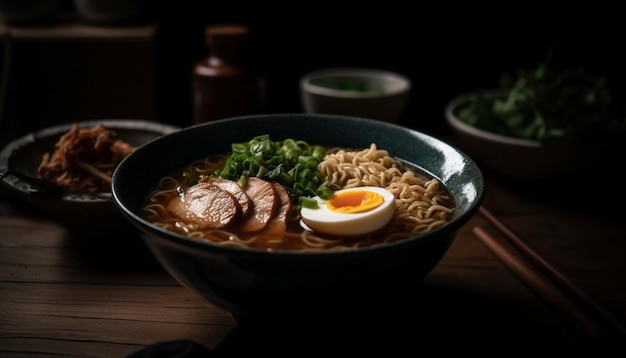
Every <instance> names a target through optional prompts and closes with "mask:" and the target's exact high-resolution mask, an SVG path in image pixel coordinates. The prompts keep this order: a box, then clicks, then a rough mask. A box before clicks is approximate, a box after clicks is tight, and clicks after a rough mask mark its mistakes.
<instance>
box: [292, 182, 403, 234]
mask: <svg viewBox="0 0 626 358" xmlns="http://www.w3.org/2000/svg"><path fill="white" fill-rule="evenodd" d="M313 199H315V200H316V201H317V203H318V206H317V208H304V207H303V208H302V209H301V211H300V214H301V216H302V222H303V223H304V225H305V226H307V227H308V228H310V229H311V230H313V231H318V232H321V233H325V234H331V235H350V236H351V235H363V234H367V233H370V232H373V231H376V230H378V229H380V228H382V227H383V226H385V225H387V223H388V222H389V221H390V220H391V218H392V217H393V214H394V212H395V210H396V205H395V197H394V195H393V194H392V193H391V192H390V191H388V190H387V189H384V188H379V187H375V186H363V187H357V188H349V189H341V190H337V191H336V192H335V193H334V194H333V195H332V196H331V197H330V198H328V200H323V199H321V198H320V197H318V196H316V197H314V198H313Z"/></svg>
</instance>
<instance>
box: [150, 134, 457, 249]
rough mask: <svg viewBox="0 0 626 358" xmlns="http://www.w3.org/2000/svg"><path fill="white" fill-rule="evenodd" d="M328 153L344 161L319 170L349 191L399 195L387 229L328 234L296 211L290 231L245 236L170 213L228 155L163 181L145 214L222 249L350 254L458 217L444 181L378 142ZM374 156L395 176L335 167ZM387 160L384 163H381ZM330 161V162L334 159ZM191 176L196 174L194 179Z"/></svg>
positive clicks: (196, 163)
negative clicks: (374, 189) (352, 174)
mask: <svg viewBox="0 0 626 358" xmlns="http://www.w3.org/2000/svg"><path fill="white" fill-rule="evenodd" d="M328 153H329V154H333V155H338V157H334V158H332V159H330V160H329V162H328V163H330V164H328V163H326V164H327V165H326V166H325V167H321V166H318V169H320V168H321V169H323V170H320V171H321V172H323V173H324V174H325V175H326V176H327V178H329V179H331V180H333V181H335V182H341V185H342V186H343V187H344V188H348V187H356V186H365V185H375V186H379V187H384V188H386V189H387V190H389V191H391V192H392V193H393V194H394V196H395V205H396V211H395V214H394V216H393V218H392V219H391V221H390V222H389V223H388V224H387V225H386V226H384V227H383V228H382V229H380V230H378V231H376V232H372V233H369V234H365V235H358V236H333V235H325V234H321V233H316V232H313V231H311V230H309V229H305V228H303V226H302V225H301V220H300V215H299V213H298V212H297V211H296V210H292V214H291V215H290V218H289V220H288V222H287V230H286V233H285V234H284V235H279V236H277V235H273V234H268V233H265V232H263V231H262V230H261V231H258V232H243V231H240V230H238V228H237V225H233V226H229V227H226V228H221V229H202V230H201V229H198V228H197V227H196V226H194V225H193V224H190V223H185V222H183V221H182V220H181V219H180V218H178V217H176V216H175V215H173V214H172V213H170V212H169V211H168V209H167V203H168V202H170V201H171V200H172V199H174V198H175V197H176V196H178V195H179V194H180V188H186V187H190V186H192V185H194V184H195V183H197V181H198V180H199V178H200V177H201V176H208V175H212V174H213V173H214V172H215V171H216V170H218V169H220V168H221V167H222V166H223V165H224V163H225V160H226V158H227V154H224V155H220V156H212V157H208V158H204V159H201V160H197V161H194V162H192V163H190V164H189V165H188V166H186V167H185V168H182V169H180V170H178V171H176V172H173V173H172V174H171V175H170V176H166V177H164V178H162V179H161V180H160V181H159V183H158V184H157V185H156V186H155V188H153V190H151V191H150V193H149V194H148V195H147V197H146V201H145V205H144V210H143V213H142V216H143V218H144V219H146V220H147V221H149V222H151V223H153V224H155V225H157V226H160V227H162V228H164V229H167V230H170V231H173V232H176V233H178V234H181V235H185V236H188V237H191V238H195V239H199V240H209V241H211V242H214V243H218V244H222V245H230V246H239V247H245V248H252V249H261V250H270V251H271V250H346V249H356V248H360V247H368V246H373V245H379V244H384V243H388V242H394V241H398V240H402V239H405V238H408V237H413V236H417V235H421V234H424V233H426V232H429V231H432V230H434V229H436V228H438V227H441V226H443V225H445V223H447V222H448V221H450V220H451V219H452V216H453V214H454V201H453V197H452V195H451V194H450V192H449V191H448V189H447V188H446V187H445V186H444V185H443V184H442V183H441V182H440V181H438V180H437V179H436V178H432V177H430V176H428V175H427V174H426V173H425V172H423V171H422V170H420V169H419V168H417V167H415V166H412V165H410V164H409V163H407V162H404V161H400V160H398V159H394V158H391V157H389V156H388V154H387V153H386V152H385V151H381V150H378V149H377V148H376V147H375V145H373V144H372V147H370V148H369V149H364V150H363V151H361V152H346V151H344V150H340V149H336V148H334V149H331V148H329V149H328ZM337 153H339V154H337ZM346 153H347V155H346ZM371 153H376V154H375V155H376V156H377V158H376V159H375V162H374V167H380V166H386V167H390V168H389V170H386V172H388V173H392V174H382V173H373V174H376V175H372V176H371V177H370V178H367V177H366V176H363V177H360V178H351V179H350V178H347V177H346V175H345V174H341V173H333V171H334V169H333V168H334V166H337V167H341V166H342V164H343V163H342V161H345V160H352V161H353V162H355V160H354V158H353V157H354V155H357V154H358V155H359V156H361V155H363V156H364V157H366V158H367V155H369V154H371ZM381 153H382V154H381ZM381 156H382V157H383V158H384V159H381V158H380V157H381ZM327 158H329V156H328V155H327ZM337 158H339V159H337ZM325 162H326V161H325ZM385 163H388V165H387V164H385ZM321 164H322V163H320V165H321ZM367 165H369V164H367ZM364 170H366V171H374V170H375V169H371V168H368V167H366V168H365V169H364ZM190 173H193V174H191V175H190ZM348 177H349V176H348ZM294 200H297V198H295V197H293V196H292V201H294Z"/></svg>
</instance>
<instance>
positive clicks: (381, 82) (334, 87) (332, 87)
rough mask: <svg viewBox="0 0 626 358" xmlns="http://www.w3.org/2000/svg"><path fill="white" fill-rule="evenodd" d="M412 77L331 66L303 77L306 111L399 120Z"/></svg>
mask: <svg viewBox="0 0 626 358" xmlns="http://www.w3.org/2000/svg"><path fill="white" fill-rule="evenodd" d="M410 91H411V80H410V79H409V78H408V77H406V76H404V75H401V74H399V73H395V72H392V71H387V70H380V69H373V68H327V69H320V70H316V71H313V72H309V73H307V74H305V75H304V76H302V78H301V79H300V97H301V101H302V105H303V107H304V111H305V112H306V113H326V114H339V115H347V116H355V117H363V118H373V119H378V120H382V121H386V122H392V123H395V122H398V121H399V119H400V117H401V116H402V114H403V113H404V111H405V109H406V106H407V102H408V98H409V94H410Z"/></svg>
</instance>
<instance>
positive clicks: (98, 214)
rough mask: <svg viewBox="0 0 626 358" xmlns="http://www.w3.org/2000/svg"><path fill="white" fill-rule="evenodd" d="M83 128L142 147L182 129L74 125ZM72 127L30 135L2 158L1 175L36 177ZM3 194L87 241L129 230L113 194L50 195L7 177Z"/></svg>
mask: <svg viewBox="0 0 626 358" xmlns="http://www.w3.org/2000/svg"><path fill="white" fill-rule="evenodd" d="M76 124H77V125H78V127H79V128H91V127H94V126H95V125H97V124H102V125H103V126H104V127H105V128H108V129H112V130H114V131H115V132H116V133H117V138H118V139H121V140H123V141H125V142H127V143H128V144H130V145H132V146H135V147H138V146H141V145H143V144H145V143H147V142H149V141H151V140H153V139H155V138H157V137H160V136H162V135H165V134H169V133H172V132H174V131H177V130H178V129H179V128H178V127H173V126H170V125H166V124H161V123H156V122H150V121H143V120H131V119H102V120H90V121H83V122H78V123H76ZM73 125H74V123H68V124H61V125H56V126H53V127H49V128H45V129H41V130H38V131H36V132H33V133H29V134H26V135H24V136H22V137H20V138H18V139H16V140H14V141H12V142H11V143H9V144H8V145H6V146H5V147H4V148H3V149H2V152H0V173H5V172H7V171H12V172H17V173H18V174H17V175H19V173H21V174H23V175H26V176H29V177H35V178H36V177H37V168H38V167H39V165H40V163H41V161H42V158H43V155H44V153H52V152H53V151H54V150H55V144H56V143H57V142H58V141H59V138H60V137H61V136H62V135H64V134H65V133H67V132H69V131H70V130H71V128H72V126H73ZM0 188H2V190H3V191H4V192H5V193H6V194H7V196H8V198H9V199H10V200H12V201H13V202H14V203H15V204H16V205H18V206H20V207H23V208H25V209H27V210H33V211H36V212H39V213H43V214H44V215H47V216H49V217H50V218H52V219H54V220H56V221H58V222H60V223H61V224H62V225H64V226H65V227H67V228H68V229H69V230H70V231H72V232H75V233H79V234H82V235H85V236H90V237H95V236H109V235H112V234H117V233H119V232H120V231H122V230H128V229H131V230H130V232H134V230H133V228H132V226H130V225H128V221H127V220H126V219H125V218H124V217H123V216H122V215H121V214H120V212H119V210H118V209H117V207H116V205H115V203H114V202H113V198H112V196H111V194H110V192H109V193H101V194H72V193H62V194H57V193H56V192H52V193H46V192H39V191H35V190H33V188H32V187H31V185H30V184H29V181H28V179H24V178H21V177H19V176H16V175H12V174H7V175H5V176H4V177H3V178H2V180H0Z"/></svg>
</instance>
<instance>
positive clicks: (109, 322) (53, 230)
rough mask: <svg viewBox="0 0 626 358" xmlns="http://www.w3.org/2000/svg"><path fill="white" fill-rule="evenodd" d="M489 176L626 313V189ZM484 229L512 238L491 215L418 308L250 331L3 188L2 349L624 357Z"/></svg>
mask: <svg viewBox="0 0 626 358" xmlns="http://www.w3.org/2000/svg"><path fill="white" fill-rule="evenodd" d="M485 175H486V179H487V191H486V196H485V200H484V202H483V204H484V207H486V208H488V209H489V210H490V211H491V212H492V213H493V214H494V215H496V216H497V217H498V218H499V219H500V220H501V221H502V222H503V223H505V224H506V225H507V226H508V227H510V228H511V229H512V230H513V231H514V232H515V233H517V234H518V235H519V236H520V237H522V238H523V239H525V240H526V241H527V242H528V243H529V244H530V245H531V246H532V247H534V248H535V249H536V251H538V252H539V253H541V254H542V255H543V256H544V257H545V258H547V259H548V260H550V261H551V262H553V263H554V264H555V265H557V266H558V267H560V268H561V269H562V270H563V271H564V272H566V273H567V274H568V275H569V277H570V278H571V279H572V280H573V281H574V282H575V283H576V284H578V285H579V286H580V287H581V288H582V289H583V290H585V292H587V293H588V294H589V295H591V296H592V297H593V298H595V299H596V300H597V301H598V302H600V303H601V304H602V305H603V306H604V307H605V308H606V309H607V310H608V311H610V312H611V313H612V314H613V315H614V317H617V318H618V319H619V320H621V321H622V322H623V321H625V320H626V225H625V224H624V215H623V214H624V210H623V209H621V210H620V211H619V212H616V211H614V209H610V206H609V205H610V204H612V203H619V204H620V205H621V203H623V202H624V201H623V199H620V198H622V197H623V196H624V195H623V194H622V193H623V191H622V192H621V193H617V194H616V193H615V190H616V189H619V188H617V187H614V186H612V185H613V184H610V185H606V184H607V183H606V182H604V181H603V180H602V179H603V178H592V177H588V176H586V174H585V173H582V172H581V175H580V177H577V178H572V180H571V183H569V184H568V183H560V184H559V185H552V186H549V187H548V186H544V185H538V184H534V185H531V184H528V183H525V184H524V183H513V182H510V181H507V180H503V179H502V178H499V177H498V176H496V175H494V174H492V173H485ZM616 195H617V197H618V199H615V198H616ZM620 200H622V201H620ZM475 226H480V227H482V228H484V229H485V231H487V232H488V233H490V234H491V235H492V236H493V237H494V238H496V239H497V240H499V241H502V242H504V240H503V239H504V236H503V235H502V234H501V233H500V232H499V231H498V230H496V228H495V227H494V226H493V225H491V224H490V223H489V222H488V221H487V220H486V219H485V217H484V216H482V215H481V214H477V215H476V216H475V217H474V218H473V219H472V220H471V221H470V222H469V223H468V224H467V225H465V226H464V227H463V228H462V230H461V231H460V232H459V234H458V236H457V238H456V240H455V241H454V243H453V245H452V246H451V248H450V250H449V251H448V252H447V254H446V255H445V257H444V258H443V260H442V261H441V263H440V264H439V265H438V266H437V267H436V268H435V269H434V270H433V271H432V272H431V274H430V275H428V277H427V278H426V279H425V280H424V282H423V285H422V286H421V288H420V296H419V297H416V298H414V299H412V300H413V301H412V302H413V303H415V304H414V305H411V307H409V308H407V307H400V308H398V307H382V308H381V307H378V308H377V309H376V310H374V309H373V308H372V312H374V311H376V312H378V313H380V312H386V313H385V314H383V315H382V316H386V317H385V318H384V319H381V318H380V315H378V314H377V316H376V317H374V315H372V314H371V312H370V311H369V310H367V309H366V310H364V311H363V312H362V315H360V316H359V317H358V318H356V320H358V321H359V322H358V324H357V325H353V326H350V325H347V326H339V325H338V324H336V323H335V322H328V327H310V329H303V330H301V331H300V330H298V329H291V328H290V327H286V329H282V330H281V329H277V330H276V328H275V327H273V328H271V329H270V328H268V329H264V328H263V327H260V328H259V327H253V328H249V327H241V326H239V325H238V324H237V322H236V321H235V320H234V319H233V318H232V317H231V316H230V315H229V314H228V313H226V312H224V311H222V310H220V309H218V308H216V307H214V306H212V305H211V304H209V303H207V302H206V301H204V300H203V299H202V298H200V297H197V296H196V295H195V294H194V293H192V292H190V291H189V290H187V289H186V288H184V287H181V286H180V285H179V284H178V283H177V282H176V281H175V280H174V279H172V278H171V277H170V276H169V275H168V274H167V273H166V272H165V271H164V270H163V269H162V268H161V267H160V266H159V265H158V263H156V262H155V261H154V259H153V258H152V256H151V255H150V253H149V252H148V251H147V249H146V248H145V247H144V246H143V243H142V242H141V240H140V238H139V237H138V235H137V234H136V233H134V232H129V233H128V235H127V237H118V238H111V239H108V240H102V239H99V240H94V239H91V238H88V237H79V236H76V235H72V234H71V233H69V232H67V231H66V230H65V229H64V228H63V227H62V226H60V225H59V224H57V223H55V222H53V221H50V220H49V219H48V218H46V217H43V216H40V215H38V214H37V213H32V212H28V211H26V210H24V209H22V208H20V207H19V206H16V205H15V204H14V203H11V202H8V201H7V198H6V197H5V196H4V194H0V356H3V357H5V356H7V357H51V356H55V357H125V356H128V355H130V354H132V353H134V352H140V351H142V352H145V351H143V349H144V348H146V347H148V346H151V345H153V344H155V343H157V342H169V341H174V340H191V341H193V342H195V343H197V344H199V345H202V346H204V347H206V348H208V349H210V350H212V351H213V353H214V354H215V355H220V354H222V355H223V356H229V355H233V354H236V353H242V352H254V353H255V354H264V353H269V354H274V356H276V353H278V354H280V353H287V354H288V355H292V354H293V355H294V356H297V355H298V353H306V352H309V353H312V352H317V353H329V354H330V353H331V352H332V353H338V352H341V351H342V350H344V351H345V352H349V353H358V354H361V353H381V354H385V355H386V356H398V355H400V353H404V354H405V355H406V356H417V355H418V353H420V352H422V351H423V350H424V349H426V348H429V349H430V350H431V351H433V352H436V353H437V354H445V353H453V352H454V353H457V352H462V353H464V354H472V353H474V354H476V353H477V354H481V356H483V357H484V356H507V357H512V356H520V357H521V356H533V357H554V356H559V357H591V356H593V357H602V356H618V355H617V354H615V355H612V354H611V353H613V352H614V351H616V350H617V349H616V348H609V347H614V346H613V345H612V343H610V342H594V340H593V339H590V338H589V335H588V334H587V332H586V330H585V329H584V327H582V328H583V329H581V327H579V326H577V324H576V322H575V321H572V320H571V319H570V318H569V317H568V316H564V315H562V314H561V311H560V310H558V309H554V308H553V307H552V306H551V305H548V304H546V301H544V300H543V299H542V298H541V296H539V295H537V294H536V293H535V292H534V291H533V290H531V289H529V287H527V286H526V285H525V283H524V282H523V281H521V280H520V279H519V278H518V277H517V276H516V275H514V274H513V273H512V271H511V270H509V268H507V266H505V265H504V264H503V263H502V262H501V261H500V260H499V259H498V258H497V257H496V256H494V254H493V253H492V252H491V251H490V250H489V249H488V248H487V247H486V246H485V245H483V243H482V242H481V241H480V240H478V239H477V237H476V235H475V234H474V233H473V231H472V229H473V228H474V227H475ZM295 314H297V313H295ZM268 327H271V325H269V324H268ZM281 347H285V348H281ZM396 353H397V354H396Z"/></svg>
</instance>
